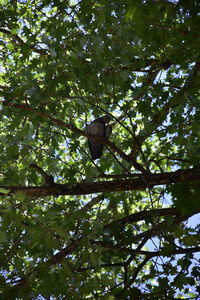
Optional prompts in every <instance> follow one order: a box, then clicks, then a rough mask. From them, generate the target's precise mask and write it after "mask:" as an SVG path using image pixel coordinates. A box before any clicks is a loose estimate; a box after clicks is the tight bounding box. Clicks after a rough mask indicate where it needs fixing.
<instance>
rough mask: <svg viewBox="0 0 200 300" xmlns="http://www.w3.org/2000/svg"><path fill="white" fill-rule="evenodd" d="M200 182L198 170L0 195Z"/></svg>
mask: <svg viewBox="0 0 200 300" xmlns="http://www.w3.org/2000/svg"><path fill="white" fill-rule="evenodd" d="M187 181H200V168H199V167H197V168H193V169H187V170H180V171H176V172H166V173H158V174H154V175H153V174H152V175H148V176H145V177H144V176H141V175H140V174H139V175H138V178H135V179H125V180H113V181H100V182H92V183H73V184H52V185H50V186H38V187H36V186H26V187H25V186H24V187H22V186H0V189H2V190H0V195H4V196H5V195H14V194H19V193H22V194H25V195H27V196H31V197H45V196H52V195H53V196H58V195H88V194H93V193H101V192H105V193H113V192H121V191H131V190H144V189H146V188H149V187H154V186H158V185H166V184H170V183H176V182H187Z"/></svg>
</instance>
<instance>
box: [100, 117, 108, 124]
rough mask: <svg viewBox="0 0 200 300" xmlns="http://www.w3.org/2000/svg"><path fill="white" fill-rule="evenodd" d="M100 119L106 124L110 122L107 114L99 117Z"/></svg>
mask: <svg viewBox="0 0 200 300" xmlns="http://www.w3.org/2000/svg"><path fill="white" fill-rule="evenodd" d="M101 121H102V122H103V123H104V124H107V123H109V122H110V116H109V115H105V116H103V117H101Z"/></svg>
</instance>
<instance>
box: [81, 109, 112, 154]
mask: <svg viewBox="0 0 200 300" xmlns="http://www.w3.org/2000/svg"><path fill="white" fill-rule="evenodd" d="M109 122H110V116H108V115H105V116H103V117H101V118H98V119H96V120H94V121H92V122H91V123H90V124H89V125H88V126H87V129H86V130H87V133H89V134H92V135H94V136H96V137H102V138H109V136H110V134H111V131H112V126H111V125H106V124H107V123H109ZM88 144H89V149H90V153H91V157H92V159H93V160H94V159H97V158H100V157H101V156H102V154H103V148H104V144H101V142H98V141H96V140H94V139H93V138H90V137H89V138H88Z"/></svg>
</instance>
